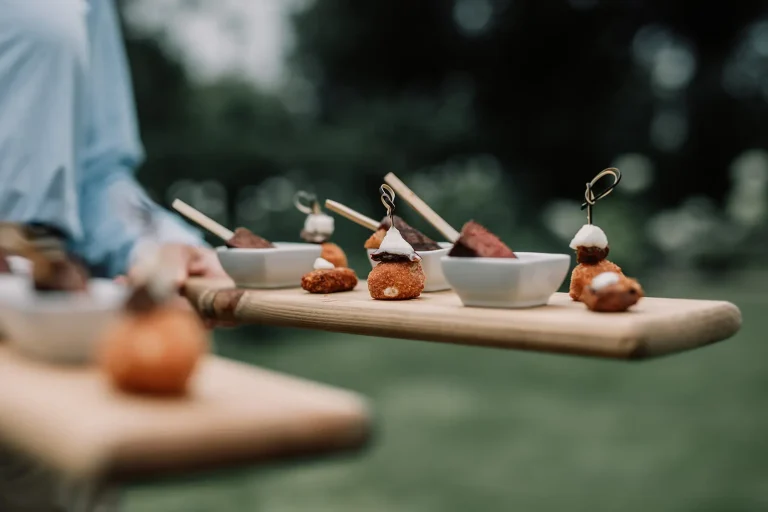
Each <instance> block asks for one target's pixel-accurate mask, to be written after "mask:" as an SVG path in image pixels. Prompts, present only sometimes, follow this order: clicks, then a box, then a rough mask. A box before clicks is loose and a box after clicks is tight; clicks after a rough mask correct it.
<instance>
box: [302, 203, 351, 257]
mask: <svg viewBox="0 0 768 512" xmlns="http://www.w3.org/2000/svg"><path fill="white" fill-rule="evenodd" d="M302 200H307V201H308V202H309V203H310V206H307V205H305V204H303V203H302ZM293 202H294V204H295V205H296V208H297V209H298V210H299V211H300V212H302V213H306V214H307V218H306V219H305V220H304V229H302V230H301V233H300V236H301V238H302V240H304V241H306V242H309V243H312V244H320V257H321V258H322V259H324V260H326V261H330V262H331V263H332V264H333V266H334V267H342V268H346V267H347V265H348V262H347V255H346V254H344V251H343V250H342V248H341V247H339V246H338V245H336V244H335V243H333V242H330V239H331V236H332V235H333V231H334V228H335V225H334V220H333V217H331V216H330V215H327V214H325V213H324V212H323V211H322V210H321V209H320V203H318V201H317V198H316V197H315V196H314V195H313V194H309V193H307V192H303V191H299V192H297V193H296V196H295V197H294V200H293Z"/></svg>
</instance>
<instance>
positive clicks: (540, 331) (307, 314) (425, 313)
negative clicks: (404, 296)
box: [185, 279, 741, 360]
mask: <svg viewBox="0 0 768 512" xmlns="http://www.w3.org/2000/svg"><path fill="white" fill-rule="evenodd" d="M185 293H186V295H187V297H188V299H189V300H190V301H191V302H192V304H193V305H194V306H195V307H196V308H197V309H198V311H200V313H201V314H202V315H203V316H205V317H207V318H215V319H219V320H223V321H228V322H237V323H246V324H247V323H262V324H269V325H275V326H287V327H302V328H310V329H320V330H325V331H335V332H343V333H354V334H363V335H371V336H383V337H392V338H405V339H413V340H423V341H435V342H446V343H457V344H463V345H474V346H486V347H499V348H507V349H520V350H532V351H540V352H554V353H565V354H578V355H584V356H592V357H602V358H613V359H631V360H639V359H649V358H653V357H658V356H663V355H667V354H672V353H676V352H683V351H687V350H693V349H696V348H699V347H703V346H705V345H709V344H712V343H715V342H718V341H722V340H725V339H728V338H730V337H731V336H733V335H734V334H735V333H736V332H738V330H739V328H740V327H741V312H740V311H739V309H738V308H737V307H736V306H735V305H734V304H731V303H729V302H722V301H707V300H688V299H666V298H652V297H646V298H644V299H642V300H641V301H640V302H639V303H638V304H637V305H636V306H635V307H633V308H632V309H631V310H630V311H627V312H625V313H594V312H590V311H589V310H587V309H586V307H585V306H584V304H581V303H577V302H573V301H572V300H571V299H570V297H569V296H568V295H567V294H563V293H556V294H554V295H552V297H551V298H550V300H549V303H548V304H547V305H546V306H541V307H536V308H528V309H487V308H471V307H464V306H462V304H461V302H460V300H459V298H458V296H457V295H456V294H455V293H454V292H453V291H443V292H434V293H425V294H422V296H421V297H420V298H418V299H415V300H410V301H376V300H373V299H371V297H370V295H369V294H368V289H367V285H366V283H365V281H361V282H360V283H358V285H357V287H356V288H355V289H354V290H353V291H350V292H344V293H335V294H330V295H312V294H309V293H307V292H305V291H304V290H302V289H300V288H292V289H282V290H250V289H249V290H245V289H237V288H234V286H233V284H232V282H231V281H229V280H208V279H190V280H189V281H188V282H187V284H186V286H185Z"/></svg>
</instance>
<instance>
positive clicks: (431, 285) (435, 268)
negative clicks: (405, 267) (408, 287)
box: [366, 242, 453, 292]
mask: <svg viewBox="0 0 768 512" xmlns="http://www.w3.org/2000/svg"><path fill="white" fill-rule="evenodd" d="M438 245H440V247H442V249H437V250H434V251H417V252H418V254H419V256H421V268H422V270H424V277H426V281H425V283H424V291H425V292H440V291H443V290H450V289H451V285H449V284H448V281H446V280H445V275H443V267H442V265H441V264H440V258H442V257H443V256H445V255H446V254H448V252H449V251H450V250H451V247H453V244H452V243H450V242H439V243H438ZM375 250H376V249H366V251H367V252H368V261H370V262H371V268H373V267H375V266H376V265H378V264H379V262H378V261H373V260H372V259H371V254H373V252H374V251H375Z"/></svg>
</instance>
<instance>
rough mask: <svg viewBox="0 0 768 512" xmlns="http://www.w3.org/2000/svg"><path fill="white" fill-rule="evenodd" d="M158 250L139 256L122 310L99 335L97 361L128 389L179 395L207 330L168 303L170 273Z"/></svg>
mask: <svg viewBox="0 0 768 512" xmlns="http://www.w3.org/2000/svg"><path fill="white" fill-rule="evenodd" d="M166 267H167V265H165V264H163V262H162V261H161V260H160V258H159V252H156V253H155V254H153V255H152V256H150V257H147V258H145V259H144V260H143V263H142V266H141V267H140V268H139V270H138V272H137V282H138V283H139V284H138V286H137V287H136V288H135V289H134V290H133V293H132V294H131V296H130V298H129V299H128V301H127V302H126V305H125V315H124V316H123V318H122V319H121V320H120V321H118V323H117V325H115V326H114V327H113V328H112V329H111V330H110V331H109V332H108V334H107V336H106V338H105V339H104V340H103V344H102V353H101V357H100V363H101V366H102V368H103V370H104V372H105V373H106V375H107V376H108V378H109V379H110V381H111V382H112V383H113V384H114V385H115V386H116V387H117V388H118V389H121V390H123V391H126V392H131V393H146V394H159V395H181V394H184V393H185V392H186V390H187V388H188V383H189V380H190V378H191V376H192V375H193V373H194V371H195V369H196V368H197V365H198V361H199V360H200V359H201V357H202V356H203V354H204V353H205V352H206V351H207V348H208V335H207V333H206V331H205V329H204V327H203V325H202V323H201V321H200V319H199V318H198V317H197V316H196V315H195V314H194V313H192V312H189V311H186V310H181V309H178V308H177V307H174V306H172V305H170V301H171V299H172V298H174V297H175V296H176V292H177V290H176V284H175V282H174V276H175V272H173V269H170V268H166Z"/></svg>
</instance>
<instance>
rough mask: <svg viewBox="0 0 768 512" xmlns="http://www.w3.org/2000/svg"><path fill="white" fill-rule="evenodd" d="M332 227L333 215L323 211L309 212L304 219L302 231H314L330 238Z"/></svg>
mask: <svg viewBox="0 0 768 512" xmlns="http://www.w3.org/2000/svg"><path fill="white" fill-rule="evenodd" d="M333 229H334V224H333V217H331V216H330V215H326V214H324V213H311V214H309V215H307V219H306V220H305V221H304V231H306V232H307V233H316V234H319V235H325V236H327V237H329V238H330V236H331V235H332V234H333Z"/></svg>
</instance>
